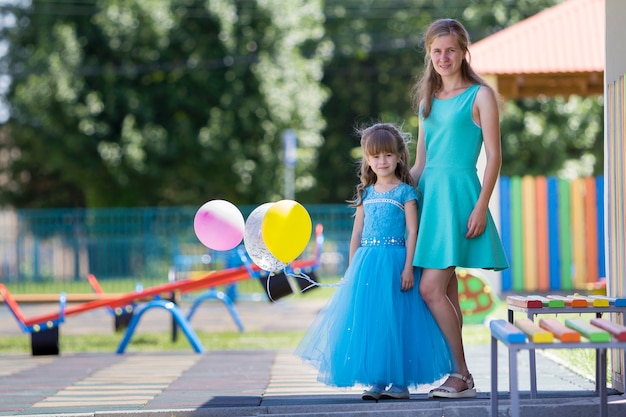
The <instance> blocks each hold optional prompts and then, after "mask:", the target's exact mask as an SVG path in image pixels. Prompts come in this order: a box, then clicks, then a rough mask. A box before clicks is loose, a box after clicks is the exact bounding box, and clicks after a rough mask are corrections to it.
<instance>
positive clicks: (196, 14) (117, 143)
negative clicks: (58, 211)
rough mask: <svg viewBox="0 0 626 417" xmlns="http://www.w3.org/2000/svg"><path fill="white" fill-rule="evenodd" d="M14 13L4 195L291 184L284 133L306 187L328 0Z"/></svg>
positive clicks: (63, 199)
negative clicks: (323, 0) (289, 132)
mask: <svg viewBox="0 0 626 417" xmlns="http://www.w3.org/2000/svg"><path fill="white" fill-rule="evenodd" d="M2 13H3V14H4V15H9V16H14V20H15V24H14V25H12V26H10V27H5V28H3V30H2V33H1V34H2V37H3V39H6V40H8V41H9V45H10V47H9V50H8V53H7V54H6V55H5V56H4V57H3V58H2V71H3V72H5V73H8V74H10V75H11V77H12V83H11V86H10V88H9V90H8V92H7V94H6V101H7V102H8V103H9V105H10V119H9V120H8V122H7V127H8V133H9V134H8V139H7V140H6V141H5V142H3V143H2V144H1V146H2V148H3V149H4V150H5V151H7V153H8V154H11V155H13V157H12V159H11V161H10V163H9V164H8V165H7V166H4V167H3V175H4V176H5V177H6V178H7V179H8V180H7V186H6V187H4V189H3V190H2V191H1V192H0V199H1V201H2V202H3V203H4V204H12V205H14V206H17V207H67V206H72V207H74V206H76V207H83V206H86V207H105V206H107V207H111V206H154V205H188V204H193V205H198V204H200V203H203V202H204V201H206V200H209V199H213V198H223V199H227V200H230V201H232V202H234V203H237V204H252V203H261V202H264V201H267V200H272V199H276V198H278V197H279V196H280V195H281V192H282V182H281V181H279V179H281V178H282V172H281V166H282V164H281V158H282V154H281V150H282V147H281V133H282V131H284V130H285V129H288V128H292V129H294V130H295V131H296V133H297V135H298V139H299V151H298V152H299V153H298V170H299V172H300V173H301V175H300V178H301V180H300V182H299V183H298V184H297V186H298V187H300V188H301V189H306V188H307V187H312V186H313V185H314V181H313V179H312V177H311V170H312V169H311V167H312V166H313V165H314V164H315V162H316V151H315V150H316V148H317V147H318V146H319V145H320V144H321V142H322V138H321V134H320V132H321V130H322V129H323V128H324V122H323V119H322V118H321V114H320V110H319V109H320V108H321V106H322V104H323V102H324V100H325V99H326V97H327V93H326V92H325V90H324V88H323V87H322V86H321V85H320V84H319V80H320V79H321V76H322V67H323V63H324V60H325V59H326V58H327V56H328V54H329V51H330V49H329V47H328V45H327V43H325V42H324V41H323V34H324V31H323V26H322V24H321V22H322V21H323V14H322V12H321V6H320V2H319V1H308V0H293V1H289V2H286V3H285V2H282V1H280V0H253V1H249V2H239V1H236V0H212V1H210V2H203V1H198V0H94V1H90V2H85V3H81V5H78V4H71V5H70V4H69V3H68V4H66V3H64V2H58V1H56V0H33V1H32V3H31V5H29V6H23V5H4V7H3V11H2Z"/></svg>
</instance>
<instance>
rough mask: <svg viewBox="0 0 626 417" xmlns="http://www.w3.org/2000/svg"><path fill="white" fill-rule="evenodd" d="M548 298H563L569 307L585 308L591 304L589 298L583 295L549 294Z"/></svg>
mask: <svg viewBox="0 0 626 417" xmlns="http://www.w3.org/2000/svg"><path fill="white" fill-rule="evenodd" d="M548 298H553V299H555V300H563V303H565V305H566V306H568V307H575V308H578V307H581V308H585V307H587V306H588V305H589V303H588V302H587V300H586V299H584V298H582V297H569V296H568V297H564V296H562V295H548Z"/></svg>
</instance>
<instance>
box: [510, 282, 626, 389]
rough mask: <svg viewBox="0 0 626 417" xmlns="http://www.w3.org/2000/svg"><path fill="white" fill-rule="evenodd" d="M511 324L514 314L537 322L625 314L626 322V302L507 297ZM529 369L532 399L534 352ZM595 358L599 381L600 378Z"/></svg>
mask: <svg viewBox="0 0 626 417" xmlns="http://www.w3.org/2000/svg"><path fill="white" fill-rule="evenodd" d="M506 303H507V308H508V320H509V322H510V323H514V321H515V320H514V313H516V312H518V313H524V314H525V315H526V317H527V318H529V319H531V320H533V321H534V319H535V317H536V316H539V315H545V314H555V315H559V314H584V313H591V314H594V315H595V316H596V318H601V317H602V316H603V314H605V313H618V314H620V313H621V314H622V319H624V318H626V315H625V313H626V298H615V297H607V296H604V295H589V296H588V295H579V294H573V295H567V296H563V295H545V296H541V295H525V296H522V295H509V296H507V297H506ZM528 357H529V362H530V363H529V365H530V397H531V398H536V396H537V367H536V360H535V350H534V349H529V350H528ZM598 366H599V364H598V358H597V357H596V379H597V378H598V377H599V375H598Z"/></svg>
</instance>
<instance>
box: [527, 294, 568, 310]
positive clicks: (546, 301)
mask: <svg viewBox="0 0 626 417" xmlns="http://www.w3.org/2000/svg"><path fill="white" fill-rule="evenodd" d="M528 298H530V299H531V300H539V301H541V304H542V305H543V306H544V307H548V308H563V307H565V303H564V302H563V300H559V299H552V298H548V297H544V296H542V295H529V296H528Z"/></svg>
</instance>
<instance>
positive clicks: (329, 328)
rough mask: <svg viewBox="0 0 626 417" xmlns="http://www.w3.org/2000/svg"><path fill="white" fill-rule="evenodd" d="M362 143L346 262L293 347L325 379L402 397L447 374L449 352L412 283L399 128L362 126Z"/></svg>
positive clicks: (411, 197)
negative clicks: (328, 295) (324, 302)
mask: <svg viewBox="0 0 626 417" xmlns="http://www.w3.org/2000/svg"><path fill="white" fill-rule="evenodd" d="M361 147H362V150H363V154H364V157H363V159H362V162H361V171H360V180H361V182H360V183H359V184H358V185H357V187H356V196H355V198H354V200H353V201H351V206H352V207H354V208H355V211H356V212H355V216H354V226H353V230H352V238H351V240H350V263H349V266H348V269H347V271H346V273H345V275H344V277H343V279H342V281H341V284H342V285H340V286H339V288H337V290H336V291H335V293H334V294H333V296H332V297H331V299H330V300H329V302H328V304H327V305H326V307H325V308H324V309H323V310H322V312H321V313H320V314H319V315H318V316H317V317H316V319H315V320H314V321H313V323H312V325H311V327H310V328H309V330H308V331H307V333H306V334H305V336H304V338H303V340H302V341H301V342H300V345H299V346H298V348H297V349H296V355H298V356H300V357H301V358H303V359H304V360H306V361H309V362H310V363H312V364H313V365H314V366H315V367H316V368H317V369H318V370H319V375H318V380H319V381H321V382H323V383H325V384H327V385H332V386H337V387H350V386H354V385H356V384H362V385H368V386H371V388H369V389H368V390H366V391H365V392H364V393H363V396H362V398H363V399H364V400H378V399H408V398H409V387H417V385H419V384H430V383H432V382H434V381H436V380H438V379H440V378H442V377H443V376H445V375H447V374H448V373H449V372H450V370H451V369H452V360H451V355H450V352H449V349H448V347H447V346H448V345H447V343H446V340H445V338H444V336H443V334H442V333H441V331H440V330H439V327H438V326H437V323H436V322H435V321H434V319H433V317H432V316H431V314H430V312H429V310H428V308H427V307H426V305H425V304H424V302H423V301H422V299H421V298H420V296H419V293H418V291H417V288H416V287H417V286H418V284H419V277H420V275H419V273H416V272H415V271H414V268H413V265H412V261H413V254H414V250H415V242H416V237H417V204H416V202H417V194H416V191H415V188H414V187H413V184H412V179H411V175H410V172H409V165H408V164H409V162H408V161H409V153H408V149H407V144H406V141H405V134H403V133H401V132H400V131H399V130H398V129H397V128H396V127H394V126H393V125H391V124H386V123H381V124H375V125H373V126H371V127H369V128H367V129H365V130H363V131H362V132H361ZM416 281H417V282H416Z"/></svg>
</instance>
